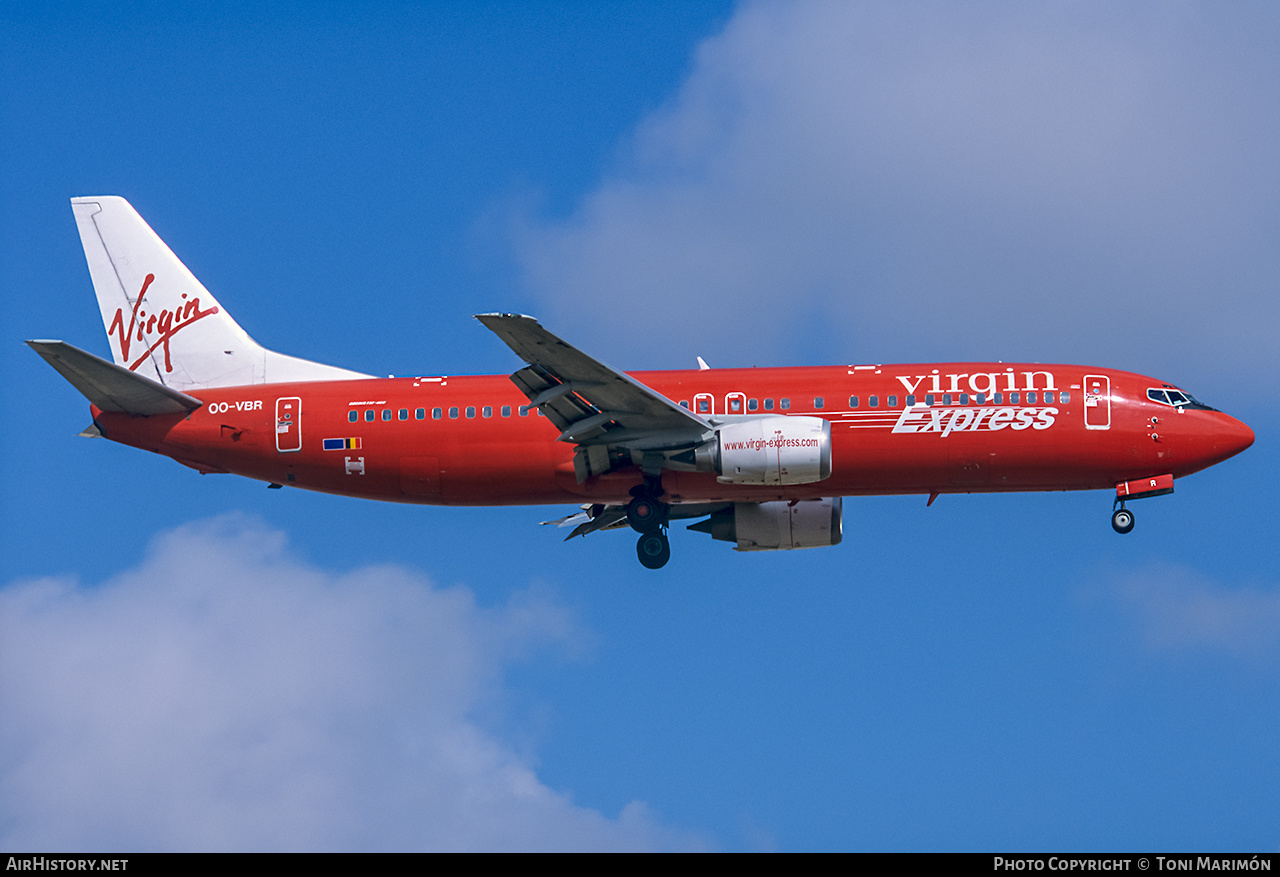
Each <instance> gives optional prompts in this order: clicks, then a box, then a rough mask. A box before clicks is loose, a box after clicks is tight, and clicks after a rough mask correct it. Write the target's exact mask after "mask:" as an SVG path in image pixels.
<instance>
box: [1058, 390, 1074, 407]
mask: <svg viewBox="0 0 1280 877" xmlns="http://www.w3.org/2000/svg"><path fill="white" fill-rule="evenodd" d="M1058 401H1059V402H1061V403H1062V404H1063V405H1069V404H1071V394H1070V393H1068V392H1067V391H1066V390H1063V391H1062V392H1061V393H1059V394H1058Z"/></svg>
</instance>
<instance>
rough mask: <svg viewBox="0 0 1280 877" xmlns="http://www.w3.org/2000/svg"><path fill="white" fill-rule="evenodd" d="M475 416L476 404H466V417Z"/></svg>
mask: <svg viewBox="0 0 1280 877" xmlns="http://www.w3.org/2000/svg"><path fill="white" fill-rule="evenodd" d="M475 416H476V406H474V405H468V406H467V417H475Z"/></svg>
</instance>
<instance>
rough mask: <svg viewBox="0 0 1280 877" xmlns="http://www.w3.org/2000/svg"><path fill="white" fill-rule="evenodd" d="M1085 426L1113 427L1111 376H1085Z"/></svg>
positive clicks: (1095, 427) (1087, 427) (1096, 427)
mask: <svg viewBox="0 0 1280 877" xmlns="http://www.w3.org/2000/svg"><path fill="white" fill-rule="evenodd" d="M1084 428H1085V429H1110V428H1111V378H1109V377H1107V376H1106V375H1085V376H1084Z"/></svg>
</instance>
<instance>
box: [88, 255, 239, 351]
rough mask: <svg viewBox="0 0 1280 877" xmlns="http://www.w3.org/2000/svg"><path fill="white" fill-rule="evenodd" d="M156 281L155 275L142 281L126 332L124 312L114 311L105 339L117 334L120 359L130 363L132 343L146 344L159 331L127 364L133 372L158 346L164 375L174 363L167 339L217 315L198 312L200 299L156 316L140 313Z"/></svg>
mask: <svg viewBox="0 0 1280 877" xmlns="http://www.w3.org/2000/svg"><path fill="white" fill-rule="evenodd" d="M155 279H156V276H155V275H154V274H148V275H147V277H146V279H145V280H143V281H142V289H140V290H139V291H138V299H137V301H135V302H134V303H133V311H132V313H130V314H129V328H128V329H126V328H125V326H124V308H116V315H115V317H114V318H112V320H111V325H110V326H108V327H107V335H108V336H110V335H111V334H112V333H117V334H118V337H117V338H116V340H117V341H119V343H120V358H121V359H122V360H124V361H125V362H129V350H130V348H131V347H132V346H133V342H134V341H135V340H137V341H140V342H143V343H146V338H147V336H148V335H150V334H151V333H152V332H154V331H155V330H156V328H157V327H159V329H160V337H159V338H157V339H156V340H155V341H154V342H153V343H152V344H151V346H150V347H148V348H147V349H146V350H144V351H143V352H142V355H141V356H139V357H138V358H137V360H136V361H134V362H132V363H130V364H129V371H135V370H136V369H137V368H138V366H140V365H142V363H143V361H144V360H146V358H147V357H148V356H150V355H151V353H152V352H153V351H154V350H155V349H156V348H157V347H160V346H161V345H163V346H164V370H165V371H166V372H171V371H173V363H172V362H171V361H170V359H169V339H170V338H172V337H173V336H174V335H176V334H178V333H179V332H180V331H182V330H183V329H185V328H187V327H188V326H190V325H191V324H192V323H194V322H195V321H196V320H200V319H203V318H204V317H208V316H211V315H213V314H216V313H217V312H218V309H217V308H216V307H215V308H209V310H207V311H202V310H200V298H199V297H198V296H197V297H196V298H193V299H191V300H190V301H188V302H187V303H186V304H182V305H179V306H178V307H177V308H176V309H174V310H172V311H171V310H169V309H168V308H162V309H161V310H160V313H158V314H157V313H151V314H148V313H147V312H146V311H144V310H142V299H143V298H144V297H145V296H146V294H147V287H149V286H150V285H151V283H152V281H154V280H155ZM182 297H183V298H186V297H187V294H186V293H185V292H184V293H183V294H182ZM135 330H136V331H135ZM135 336H136V337H135Z"/></svg>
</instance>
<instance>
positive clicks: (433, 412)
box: [431, 408, 444, 420]
mask: <svg viewBox="0 0 1280 877" xmlns="http://www.w3.org/2000/svg"><path fill="white" fill-rule="evenodd" d="M443 413H444V412H443V411H441V410H440V409H439V408H432V409H431V419H432V420H439V419H440V415H441V414H443Z"/></svg>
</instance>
